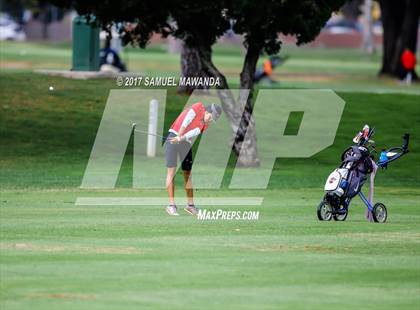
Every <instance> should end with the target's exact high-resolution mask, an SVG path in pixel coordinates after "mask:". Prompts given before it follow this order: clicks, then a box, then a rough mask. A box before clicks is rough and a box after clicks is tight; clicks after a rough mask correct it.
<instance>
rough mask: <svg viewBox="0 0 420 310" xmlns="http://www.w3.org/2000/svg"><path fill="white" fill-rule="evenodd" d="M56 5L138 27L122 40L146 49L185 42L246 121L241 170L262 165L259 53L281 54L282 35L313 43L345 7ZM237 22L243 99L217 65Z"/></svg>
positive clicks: (238, 141) (260, 0) (240, 131)
mask: <svg viewBox="0 0 420 310" xmlns="http://www.w3.org/2000/svg"><path fill="white" fill-rule="evenodd" d="M56 1H57V4H60V5H68V6H73V7H75V8H76V9H77V11H78V12H79V13H80V14H94V15H95V16H96V17H97V19H98V20H99V21H100V22H101V23H102V24H103V26H104V27H109V26H110V24H111V23H116V22H132V23H134V26H133V27H131V28H130V29H127V28H125V30H123V31H122V33H121V35H122V38H123V41H125V42H131V43H134V44H138V45H139V46H140V47H143V48H144V47H145V46H146V45H147V43H148V41H149V39H150V37H151V35H152V33H154V32H156V33H160V34H162V35H163V36H164V37H165V36H168V35H172V36H174V37H176V38H179V39H181V40H182V41H183V42H184V44H185V46H186V47H187V48H188V49H190V50H191V51H192V52H193V53H191V55H190V56H188V57H191V58H190V59H191V64H194V66H195V67H197V68H199V69H200V70H201V73H200V74H204V75H207V76H211V77H215V78H219V81H220V86H219V88H220V90H219V97H220V99H221V101H222V106H223V110H224V112H225V114H226V115H227V117H228V119H230V120H233V119H238V118H240V119H241V122H240V124H239V126H238V127H236V126H235V125H233V122H231V127H232V131H233V132H235V133H236V136H235V143H234V147H233V150H234V152H235V153H236V154H239V152H242V155H243V156H241V160H242V162H238V164H239V165H242V166H254V165H258V164H259V159H258V152H257V147H256V135H255V122H254V119H253V117H252V108H253V105H252V102H253V100H252V98H253V90H254V81H253V78H254V74H255V70H256V65H257V62H258V59H259V57H260V55H261V54H262V53H264V52H265V53H267V54H269V55H272V54H276V53H278V52H279V50H280V47H281V41H280V38H279V34H280V33H283V34H286V35H295V36H296V38H297V44H302V43H306V42H309V41H311V40H313V39H314V38H315V37H316V36H317V35H318V34H319V32H320V30H321V29H322V27H323V26H324V24H325V22H326V21H327V20H328V19H329V18H330V16H331V13H332V12H333V11H336V10H338V9H339V8H340V7H341V5H342V4H343V3H344V0H284V1H274V0H215V1H204V0H182V1H170V0H164V1H151V0H147V1H140V0H138V1H135V0H131V1H130V0H128V1H123V2H120V1H116V0H107V1H83V0H66V1H58V0H56ZM232 24H233V30H234V31H235V32H236V33H237V34H242V35H243V37H244V46H245V47H246V55H245V58H244V62H243V65H242V71H241V73H240V87H241V89H249V90H250V93H249V96H248V97H246V96H245V95H244V93H243V92H241V95H240V96H239V98H234V97H233V95H232V94H231V92H230V91H228V89H229V85H228V83H227V80H226V78H225V76H224V75H223V73H222V72H220V70H218V68H217V67H216V66H215V65H214V63H213V61H212V45H213V44H214V43H215V42H216V40H217V38H219V37H220V36H222V35H223V34H224V33H225V32H226V31H227V30H228V29H230V28H231V26H232ZM197 55H198V56H199V57H197ZM188 57H185V58H186V59H188ZM187 63H188V60H187ZM187 67H188V65H187ZM238 101H239V102H241V103H244V104H245V111H244V113H243V114H242V115H238V113H240V112H238V109H235V106H236V105H237V104H238ZM247 132H248V134H247V135H245V134H246V133H247Z"/></svg>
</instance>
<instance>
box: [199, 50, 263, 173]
mask: <svg viewBox="0 0 420 310" xmlns="http://www.w3.org/2000/svg"><path fill="white" fill-rule="evenodd" d="M199 52H200V59H201V62H202V65H203V69H204V71H206V73H207V74H208V75H209V76H212V77H215V78H219V80H220V86H218V88H219V90H218V95H219V98H220V100H221V102H222V108H223V111H224V112H225V114H226V116H227V118H228V119H229V120H230V125H231V128H232V131H233V132H234V133H235V136H234V143H233V151H234V153H235V154H236V155H237V156H238V155H239V154H240V152H241V148H242V146H244V147H246V149H244V152H245V153H244V154H243V155H245V156H242V157H241V159H242V161H241V162H238V164H239V165H240V166H243V167H251V166H257V165H259V159H258V155H257V154H258V152H257V144H256V137H255V122H254V119H253V118H252V93H251V92H252V89H253V84H254V82H253V77H254V73H255V67H256V63H257V61H258V56H259V53H256V55H255V53H247V56H246V57H245V62H244V67H243V70H242V73H241V88H242V89H249V90H250V94H249V96H251V97H249V98H247V99H245V96H246V95H247V93H246V92H242V91H241V92H240V96H239V99H238V100H239V103H242V102H245V101H246V106H245V111H244V113H243V114H241V112H242V111H240V109H238V108H237V107H238V102H237V101H236V100H235V98H234V96H233V94H232V92H231V91H230V90H229V85H228V83H227V80H226V77H225V76H224V75H223V74H222V73H221V72H220V71H219V70H218V69H217V68H216V66H215V65H214V64H213V61H212V59H211V54H212V53H211V48H210V47H203V46H201V47H200V48H199ZM242 81H243V82H242ZM237 119H241V122H240V124H239V126H236V125H235V122H234V121H233V120H237ZM247 130H251V133H252V134H251V135H249V136H248V138H247V139H245V134H246V132H247Z"/></svg>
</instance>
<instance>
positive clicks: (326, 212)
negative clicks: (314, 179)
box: [316, 200, 332, 221]
mask: <svg viewBox="0 0 420 310" xmlns="http://www.w3.org/2000/svg"><path fill="white" fill-rule="evenodd" d="M316 214H317V215H318V219H319V220H320V221H331V218H332V207H331V205H330V204H329V203H328V202H327V201H325V200H322V201H321V203H320V204H319V206H318V208H317V210H316Z"/></svg>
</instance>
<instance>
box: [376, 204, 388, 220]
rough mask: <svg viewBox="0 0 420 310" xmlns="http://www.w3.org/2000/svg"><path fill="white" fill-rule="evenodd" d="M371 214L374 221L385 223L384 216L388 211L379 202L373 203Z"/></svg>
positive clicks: (385, 216)
mask: <svg viewBox="0 0 420 310" xmlns="http://www.w3.org/2000/svg"><path fill="white" fill-rule="evenodd" d="M372 215H373V220H374V221H375V222H376V223H385V222H386V218H387V216H388V212H387V210H386V207H385V205H384V204H383V203H380V202H378V203H375V205H374V206H373V211H372Z"/></svg>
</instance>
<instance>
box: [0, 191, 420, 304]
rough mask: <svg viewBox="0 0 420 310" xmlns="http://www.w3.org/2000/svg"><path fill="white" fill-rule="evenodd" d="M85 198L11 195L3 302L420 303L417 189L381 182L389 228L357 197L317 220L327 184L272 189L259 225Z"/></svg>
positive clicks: (5, 210) (5, 211) (5, 196)
mask: <svg viewBox="0 0 420 310" xmlns="http://www.w3.org/2000/svg"><path fill="white" fill-rule="evenodd" d="M84 194H89V195H95V193H94V192H89V193H84ZM103 194H104V193H101V195H103ZM78 195H80V193H79V192H78V191H75V190H69V191H63V190H50V191H42V190H35V191H33V190H30V191H25V190H22V191H6V192H3V193H2V200H3V202H4V200H6V201H7V203H6V204H5V205H3V206H2V208H1V217H2V225H1V229H2V231H1V233H2V241H1V264H2V269H1V275H2V281H1V300H2V306H3V307H2V309H29V308H30V309H75V308H79V309H81V308H82V309H88V308H89V309H139V308H162V309H163V308H166V309H167V308H171V309H185V308H203V309H219V308H223V309H226V308H233V309H237V308H245V309H262V308H271V309H278V308H289V309H290V308H298V309H301V308H322V309H328V308H329V309H337V308H347V309H350V308H352V309H355V308H363V309H366V308H372V309H417V308H418V305H419V252H420V251H419V226H418V225H419V211H418V191H416V190H411V191H405V192H404V193H401V192H400V191H399V190H395V189H381V190H379V192H378V195H379V196H380V197H381V200H382V201H384V202H385V203H387V204H388V205H389V206H390V208H389V209H390V212H391V217H390V221H389V223H387V224H385V225H375V224H370V223H367V222H366V221H365V220H364V218H363V211H362V206H361V204H360V203H359V202H356V201H355V204H354V205H353V206H352V207H353V208H352V210H351V213H350V216H349V219H348V221H347V222H344V223H332V222H329V223H321V222H318V221H317V220H315V214H314V204H315V203H316V202H317V201H318V200H319V198H320V191H319V190H318V189H310V190H309V189H305V190H281V189H277V190H269V191H266V192H265V194H264V195H265V202H264V204H263V206H261V207H258V208H255V209H258V210H260V213H261V214H260V219H259V220H258V221H255V222H251V221H218V222H214V221H213V222H211V221H209V222H201V221H197V220H195V219H194V218H192V217H190V216H187V215H186V214H182V215H183V216H180V217H177V218H172V217H168V216H165V214H163V213H162V209H161V208H156V207H75V206H74V205H73V201H74V200H75V198H76V197H77V196H78ZM112 195H115V193H112ZM118 195H133V193H132V192H127V191H121V192H119V193H118ZM134 195H139V193H135V194H134ZM202 195H205V194H202ZM225 209H229V208H227V207H226V208H225ZM233 209H234V208H233Z"/></svg>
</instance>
